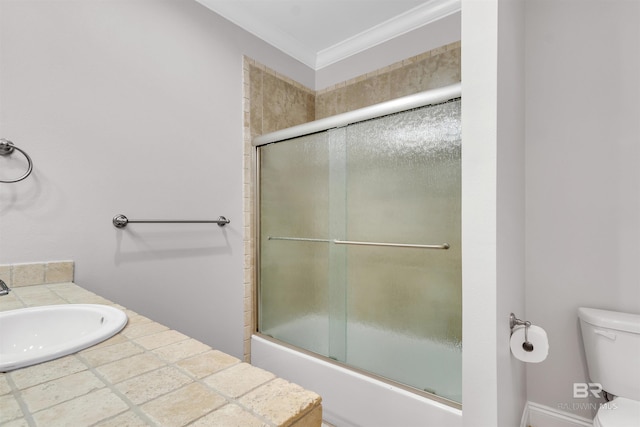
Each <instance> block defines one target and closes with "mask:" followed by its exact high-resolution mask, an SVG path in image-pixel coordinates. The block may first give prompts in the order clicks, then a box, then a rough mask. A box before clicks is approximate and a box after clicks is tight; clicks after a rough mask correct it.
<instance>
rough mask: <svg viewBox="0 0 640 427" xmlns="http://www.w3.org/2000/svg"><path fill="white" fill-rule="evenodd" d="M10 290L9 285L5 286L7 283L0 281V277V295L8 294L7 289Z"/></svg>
mask: <svg viewBox="0 0 640 427" xmlns="http://www.w3.org/2000/svg"><path fill="white" fill-rule="evenodd" d="M10 290H11V289H9V287H8V286H7V284H6V283H4V282H3V281H2V279H0V296H3V295H9V291H10Z"/></svg>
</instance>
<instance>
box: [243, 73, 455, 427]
mask: <svg viewBox="0 0 640 427" xmlns="http://www.w3.org/2000/svg"><path fill="white" fill-rule="evenodd" d="M460 96H461V92H460V85H453V86H448V87H445V88H440V89H436V90H431V91H428V92H424V93H420V94H416V95H411V96H408V97H405V98H401V99H397V100H394V101H390V102H386V103H383V104H378V105H375V106H372V107H367V108H364V109H361V110H356V111H352V112H349V113H345V114H341V115H338V116H334V117H330V118H327V119H322V120H318V121H315V122H311V123H307V124H304V125H300V126H296V127H293V128H289V129H286V130H282V131H278V132H274V133H272V134H268V135H263V136H260V137H258V138H256V139H255V140H254V146H255V147H256V160H257V161H256V168H257V173H256V176H257V180H258V182H257V186H256V188H257V189H258V195H257V201H258V203H257V205H258V213H257V214H258V215H257V217H258V233H257V234H258V239H259V242H258V245H257V247H258V254H257V255H258V256H257V259H258V266H257V272H258V298H257V299H258V306H257V313H258V316H257V317H258V325H257V332H256V333H255V334H254V335H253V337H252V343H251V360H252V363H253V364H254V365H256V366H259V367H263V368H265V369H268V370H270V371H272V372H274V373H276V374H277V375H279V376H282V377H284V378H287V379H289V380H291V381H293V382H296V383H299V384H300V385H302V386H304V387H306V388H309V389H311V390H314V391H316V392H318V393H319V394H320V395H322V397H323V407H324V418H325V419H326V420H327V421H329V422H333V423H335V424H337V425H340V426H357V425H364V426H389V425H407V426H414V425H438V426H458V425H461V419H462V417H461V402H462V392H461V389H462V373H461V370H462V336H461V334H462V332H461V331H462V304H461V301H462V289H461V284H462V278H461V276H462V274H461V231H460V228H461V225H460V223H461V216H460V212H461V193H460V192H461V170H460V168H461V136H460V131H461V126H460Z"/></svg>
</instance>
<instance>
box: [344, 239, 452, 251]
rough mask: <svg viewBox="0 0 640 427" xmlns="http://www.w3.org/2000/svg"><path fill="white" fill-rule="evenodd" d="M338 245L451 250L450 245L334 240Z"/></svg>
mask: <svg viewBox="0 0 640 427" xmlns="http://www.w3.org/2000/svg"><path fill="white" fill-rule="evenodd" d="M333 243H335V244H336V245H359V246H384V247H392V248H418V249H445V250H446V249H449V248H450V246H449V244H448V243H443V244H441V245H416V244H412V243H384V242H358V241H354V240H334V241H333Z"/></svg>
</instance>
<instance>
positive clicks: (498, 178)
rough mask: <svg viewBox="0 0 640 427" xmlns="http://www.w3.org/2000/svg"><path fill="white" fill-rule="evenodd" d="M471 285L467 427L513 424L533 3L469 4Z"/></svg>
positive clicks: (467, 274) (465, 155)
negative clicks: (527, 20)
mask: <svg viewBox="0 0 640 427" xmlns="http://www.w3.org/2000/svg"><path fill="white" fill-rule="evenodd" d="M462 11H463V13H462V53H463V56H462V91H463V102H462V140H463V151H462V236H463V242H462V246H463V257H462V260H463V261H462V283H463V301H462V306H463V342H464V354H463V371H462V377H463V384H462V396H463V398H462V405H463V424H464V425H465V426H514V425H518V424H519V422H520V417H521V415H522V410H523V409H524V404H525V375H524V373H525V366H524V364H523V363H522V362H519V361H517V360H515V359H514V358H513V357H511V354H510V350H509V337H510V330H509V314H510V312H512V311H513V312H515V313H516V314H517V315H518V316H522V315H523V314H524V313H523V312H524V218H525V215H524V168H523V166H524V91H523V89H522V87H523V86H522V82H523V71H524V55H523V46H524V26H523V25H522V24H523V22H524V2H523V1H521V0H463V2H462Z"/></svg>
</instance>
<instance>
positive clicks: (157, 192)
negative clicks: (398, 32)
mask: <svg viewBox="0 0 640 427" xmlns="http://www.w3.org/2000/svg"><path fill="white" fill-rule="evenodd" d="M244 54H247V55H249V56H251V57H253V58H256V59H258V60H260V61H261V62H262V63H265V64H267V65H268V66H269V67H271V68H273V69H275V70H277V71H279V72H282V73H283V74H286V75H290V76H292V78H295V79H296V80H298V81H300V82H303V83H306V84H309V85H312V84H313V72H312V70H310V69H308V68H307V67H305V66H303V65H301V64H300V63H299V62H297V61H295V60H293V59H291V58H289V57H287V56H285V55H284V54H282V52H280V51H279V50H277V49H275V48H273V47H271V46H269V45H267V44H265V43H264V42H262V41H260V40H258V39H257V38H255V37H253V36H251V35H250V34H248V33H246V32H245V31H243V30H240V29H239V28H238V27H236V26H234V25H232V24H230V23H229V22H228V21H226V20H224V19H221V18H220V17H219V16H217V15H216V14H214V13H212V12H210V11H209V10H207V9H205V8H204V7H203V6H201V5H199V4H198V3H196V2H191V1H171V0H132V1H126V2H120V1H118V2H114V1H108V2H107V1H83V0H71V1H64V2H59V1H52V2H41V1H37V2H36V1H26V2H23V1H20V2H15V1H4V0H3V1H0V133H1V134H2V136H1V137H3V138H8V139H11V140H13V141H14V142H15V143H16V145H18V146H20V147H21V148H24V149H25V150H26V151H27V152H28V153H29V154H30V155H31V156H32V158H33V161H34V163H35V169H34V172H33V174H32V175H31V176H30V177H29V178H28V179H26V180H25V181H22V182H20V183H17V184H0V264H9V263H19V262H37V261H50V260H61V259H71V260H74V261H75V262H76V275H75V280H76V282H77V283H78V284H79V285H80V286H83V287H85V288H88V289H90V290H92V291H95V292H97V293H99V294H101V295H103V296H105V297H107V298H110V299H112V300H114V301H116V302H118V303H121V304H123V305H125V306H127V307H129V308H131V309H133V310H136V311H139V312H140V313H142V314H144V315H146V316H149V317H151V318H153V319H156V320H159V321H161V322H163V323H165V324H167V325H168V326H171V327H173V328H175V329H177V330H179V331H182V332H185V333H187V334H189V335H191V336H193V337H195V338H198V339H200V340H202V341H204V342H206V343H207V344H210V345H212V346H215V347H217V348H219V349H221V350H223V351H225V352H227V353H230V354H233V355H235V356H238V357H241V356H242V353H243V347H242V340H243V330H242V328H243V295H244V289H243V285H242V283H243V260H244V247H243V241H242V235H243V217H242V144H243V138H242V129H243V106H242V90H243V87H242V77H243V72H242V56H243V55H244ZM12 157H13V156H12ZM16 159H17V158H16ZM2 160H5V159H2ZM7 172H8V171H7ZM3 173H4V172H3ZM14 174H15V173H14ZM118 213H123V214H125V215H127V216H128V217H129V218H131V219H136V218H174V219H180V218H186V219H189V218H212V219H215V218H217V217H218V216H219V215H224V216H226V217H227V218H230V219H231V224H230V225H228V226H227V227H225V228H224V229H220V228H218V226H216V225H169V224H166V225H145V224H131V225H130V226H129V227H128V228H127V229H126V230H116V229H115V228H114V227H113V226H112V225H111V218H112V217H113V216H114V215H116V214H118Z"/></svg>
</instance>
